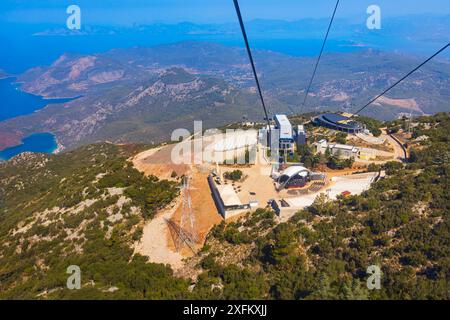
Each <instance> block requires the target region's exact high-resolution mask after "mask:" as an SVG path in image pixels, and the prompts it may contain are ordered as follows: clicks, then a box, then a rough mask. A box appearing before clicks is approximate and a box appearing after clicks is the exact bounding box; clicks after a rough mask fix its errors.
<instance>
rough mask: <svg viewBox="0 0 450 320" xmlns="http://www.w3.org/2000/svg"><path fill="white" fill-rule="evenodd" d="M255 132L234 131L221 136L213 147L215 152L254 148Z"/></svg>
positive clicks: (256, 133) (256, 140)
mask: <svg viewBox="0 0 450 320" xmlns="http://www.w3.org/2000/svg"><path fill="white" fill-rule="evenodd" d="M257 135H258V132H257V131H256V130H246V131H236V132H234V133H227V134H223V135H222V136H221V140H219V141H217V142H216V143H215V144H214V145H213V150H214V151H215V152H223V151H230V150H236V149H241V148H244V147H252V146H255V145H256V144H257V142H258V137H257Z"/></svg>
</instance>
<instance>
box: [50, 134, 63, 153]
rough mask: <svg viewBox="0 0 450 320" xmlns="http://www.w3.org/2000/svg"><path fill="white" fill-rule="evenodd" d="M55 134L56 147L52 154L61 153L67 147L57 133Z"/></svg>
mask: <svg viewBox="0 0 450 320" xmlns="http://www.w3.org/2000/svg"><path fill="white" fill-rule="evenodd" d="M52 134H53V133H52ZM53 136H54V137H55V141H56V149H55V150H53V152H52V154H60V153H61V152H63V151H64V149H66V147H64V145H63V144H62V143H61V142H60V141H59V139H58V138H57V137H56V135H55V134H53Z"/></svg>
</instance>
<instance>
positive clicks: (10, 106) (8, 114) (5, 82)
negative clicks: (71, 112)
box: [0, 78, 71, 121]
mask: <svg viewBox="0 0 450 320" xmlns="http://www.w3.org/2000/svg"><path fill="white" fill-rule="evenodd" d="M70 100H71V99H44V98H42V97H40V96H36V95H33V94H29V93H26V92H23V91H21V90H20V86H19V85H18V84H16V83H14V78H6V79H0V121H3V120H6V119H11V118H15V117H18V116H22V115H25V114H30V113H33V112H35V111H36V110H39V109H42V108H44V107H45V106H46V105H48V104H51V103H64V102H67V101H70Z"/></svg>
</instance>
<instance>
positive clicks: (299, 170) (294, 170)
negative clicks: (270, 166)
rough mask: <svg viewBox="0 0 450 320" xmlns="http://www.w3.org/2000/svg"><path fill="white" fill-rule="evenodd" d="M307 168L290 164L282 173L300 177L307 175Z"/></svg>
mask: <svg viewBox="0 0 450 320" xmlns="http://www.w3.org/2000/svg"><path fill="white" fill-rule="evenodd" d="M308 173H309V170H308V169H306V168H305V167H302V166H292V167H289V168H287V169H286V170H284V171H283V175H286V176H289V177H294V176H296V175H298V174H299V175H300V176H302V177H306V176H308Z"/></svg>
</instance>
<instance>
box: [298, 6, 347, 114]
mask: <svg viewBox="0 0 450 320" xmlns="http://www.w3.org/2000/svg"><path fill="white" fill-rule="evenodd" d="M339 1H340V0H337V1H336V6H335V7H334V11H333V15H332V16H331V20H330V24H329V25H328V30H327V33H326V35H325V38H324V39H323V43H322V48H321V49H320V54H319V57H318V58H317V61H316V65H315V67H314V71H313V74H312V77H311V80H310V81H309V85H308V89H307V90H306V94H305V98H304V100H303V104H302V106H301V109H303V108H304V107H305V104H306V100H307V99H308V95H309V91H310V90H311V85H312V83H313V81H314V77H315V76H316V72H317V68H318V66H319V63H320V59H321V58H322V54H323V51H324V49H325V44H326V43H327V40H328V35H329V34H330V30H331V26H332V25H333V21H334V17H335V16H336V11H337V9H338V7H339Z"/></svg>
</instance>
